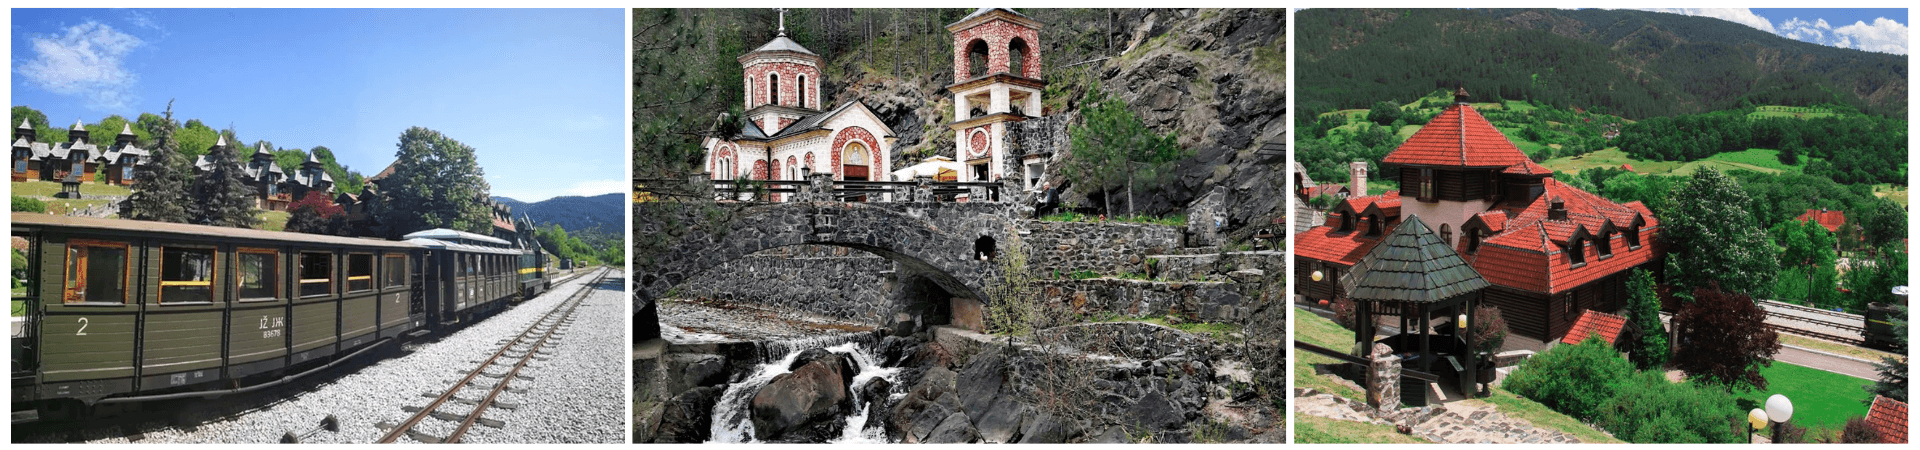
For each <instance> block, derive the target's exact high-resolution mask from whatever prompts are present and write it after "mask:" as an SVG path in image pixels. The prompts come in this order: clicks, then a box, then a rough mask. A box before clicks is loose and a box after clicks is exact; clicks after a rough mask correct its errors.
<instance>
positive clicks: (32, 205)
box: [13, 195, 47, 213]
mask: <svg viewBox="0 0 1920 450" xmlns="http://www.w3.org/2000/svg"><path fill="white" fill-rule="evenodd" d="M13 212H32V213H44V212H47V202H43V201H40V199H37V198H33V197H21V196H18V195H15V196H13Z"/></svg>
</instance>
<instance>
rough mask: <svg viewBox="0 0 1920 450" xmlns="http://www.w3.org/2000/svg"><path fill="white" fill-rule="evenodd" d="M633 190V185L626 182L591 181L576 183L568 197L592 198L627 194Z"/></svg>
mask: <svg viewBox="0 0 1920 450" xmlns="http://www.w3.org/2000/svg"><path fill="white" fill-rule="evenodd" d="M632 189H633V185H632V184H630V183H629V182H628V181H626V180H589V181H582V182H578V183H574V184H573V187H571V188H567V192H566V195H578V196H581V197H592V196H595V195H602V194H612V193H616V192H627V191H629V190H632Z"/></svg>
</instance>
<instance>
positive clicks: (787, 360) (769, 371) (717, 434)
mask: <svg viewBox="0 0 1920 450" xmlns="http://www.w3.org/2000/svg"><path fill="white" fill-rule="evenodd" d="M874 343H875V339H874V335H873V334H871V333H851V334H843V335H836V336H827V337H818V338H807V339H799V340H791V341H776V342H762V343H760V351H759V353H760V355H761V359H762V361H763V362H762V364H760V365H758V366H755V367H754V368H753V369H752V372H751V373H749V374H748V375H747V376H746V378H744V379H742V380H740V381H739V382H735V383H731V384H728V385H727V389H726V390H725V391H724V392H723V393H721V395H720V401H719V402H718V403H716V404H715V405H714V407H713V428H712V436H713V437H712V440H711V441H709V442H720V443H740V442H756V441H755V440H754V438H753V419H752V406H753V405H752V403H753V397H754V395H755V394H758V393H759V392H760V388H762V387H766V385H767V384H768V383H771V382H772V381H773V378H774V377H776V376H779V375H780V374H783V373H787V372H788V370H787V367H788V366H790V365H793V362H794V360H795V359H798V358H799V357H800V353H801V352H805V351H807V350H811V349H816V348H822V349H826V350H827V351H829V352H833V353H836V354H840V355H843V356H847V357H851V358H853V360H854V361H855V362H856V363H857V364H856V365H857V366H858V367H859V370H860V373H859V374H856V375H854V377H853V382H852V385H851V386H849V387H848V388H847V390H848V392H847V395H848V397H850V398H851V399H852V401H853V410H852V412H851V413H849V414H847V415H846V416H845V418H844V421H845V428H843V429H842V431H841V434H840V437H839V438H838V439H835V440H834V441H833V442H835V443H886V433H885V432H884V431H882V430H881V429H880V428H874V429H872V430H868V429H867V403H868V402H870V401H872V400H873V399H867V398H861V390H862V388H863V387H865V386H866V385H867V383H869V382H872V381H873V379H875V378H881V379H886V380H887V381H889V382H894V383H896V384H897V383H898V380H896V379H895V378H894V376H895V375H896V374H897V373H898V372H899V370H900V369H899V368H882V367H880V365H881V364H880V361H879V359H878V358H875V357H874V356H873V354H872V353H871V352H872V350H873V345H874ZM892 395H902V394H892Z"/></svg>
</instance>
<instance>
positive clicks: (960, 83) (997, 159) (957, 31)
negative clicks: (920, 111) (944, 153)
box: [947, 8, 1046, 181]
mask: <svg viewBox="0 0 1920 450" xmlns="http://www.w3.org/2000/svg"><path fill="white" fill-rule="evenodd" d="M947 31H948V32H950V33H952V34H953V79H954V84H953V85H951V86H947V90H948V91H949V92H952V93H953V117H954V122H953V123H951V124H948V127H949V128H951V129H953V133H954V134H953V141H954V158H953V160H954V161H960V162H963V163H964V164H965V166H966V169H965V170H964V172H963V173H962V174H961V176H960V179H961V180H962V181H997V180H999V179H1001V178H1002V177H1005V176H1009V175H1011V176H1015V177H1019V176H1020V173H1021V170H1020V169H1015V168H1011V167H1009V166H1010V165H1012V164H1014V161H1011V160H1010V158H1009V157H1008V155H1007V151H1006V149H1005V148H1004V146H1005V144H1004V143H1005V142H1006V133H1007V123H1008V122H1018V121H1022V120H1026V119H1027V118H1028V117H1038V116H1039V115H1040V114H1041V113H1043V112H1044V111H1043V110H1042V106H1041V105H1042V103H1041V96H1042V94H1043V93H1044V92H1045V88H1046V82H1045V81H1043V80H1042V78H1041V74H1040V51H1039V49H1040V22H1038V21H1035V20H1033V18H1030V17H1027V16H1025V15H1022V14H1020V13H1017V12H1013V11H1012V10H1007V9H997V8H996V9H981V10H979V11H975V12H974V13H973V14H970V15H968V16H967V17H966V18H964V19H960V21H959V22H954V23H953V24H951V25H947ZM981 46H984V47H986V53H987V58H986V67H985V71H984V73H983V74H981V75H979V76H970V75H971V74H972V73H973V70H972V67H970V66H969V65H970V64H971V61H970V55H971V53H972V52H973V50H974V49H976V48H977V47H981ZM1016 49H1018V50H1020V52H1021V55H1020V58H1021V64H1020V70H1019V71H1018V72H1017V73H1016V72H1014V70H1013V67H1012V65H1011V64H1009V61H1010V60H1011V59H1012V58H1013V55H1014V51H1015V50H1016ZM1021 163H1022V164H1028V163H1027V162H1021ZM1032 164H1042V166H1041V167H1038V168H1036V170H1037V171H1039V172H1044V171H1045V167H1044V161H1035V162H1032Z"/></svg>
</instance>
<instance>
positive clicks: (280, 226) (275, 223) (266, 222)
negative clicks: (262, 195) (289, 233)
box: [256, 211, 292, 231]
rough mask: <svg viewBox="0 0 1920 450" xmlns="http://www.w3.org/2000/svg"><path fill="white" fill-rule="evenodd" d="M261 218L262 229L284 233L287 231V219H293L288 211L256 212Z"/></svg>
mask: <svg viewBox="0 0 1920 450" xmlns="http://www.w3.org/2000/svg"><path fill="white" fill-rule="evenodd" d="M256 215H258V216H260V229H262V230H267V231H282V230H286V229H287V218H288V217H292V215H291V214H289V213H287V212H286V211H256Z"/></svg>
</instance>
